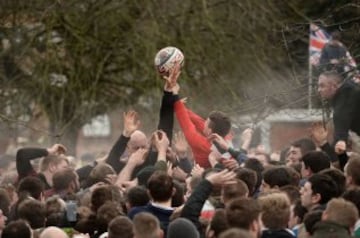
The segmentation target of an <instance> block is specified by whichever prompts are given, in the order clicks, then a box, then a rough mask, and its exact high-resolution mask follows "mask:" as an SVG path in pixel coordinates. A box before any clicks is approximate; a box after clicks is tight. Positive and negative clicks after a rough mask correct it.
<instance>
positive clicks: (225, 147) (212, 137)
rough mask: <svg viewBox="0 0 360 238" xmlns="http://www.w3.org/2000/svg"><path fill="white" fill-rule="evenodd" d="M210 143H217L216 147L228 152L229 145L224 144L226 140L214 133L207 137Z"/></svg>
mask: <svg viewBox="0 0 360 238" xmlns="http://www.w3.org/2000/svg"><path fill="white" fill-rule="evenodd" d="M208 139H209V140H210V141H211V142H214V141H215V142H216V143H218V145H219V146H220V147H221V148H222V149H223V150H226V151H227V150H228V149H229V144H228V143H227V142H226V140H225V139H224V138H223V137H221V136H219V135H218V134H216V133H213V134H211V135H210V136H209V138H208Z"/></svg>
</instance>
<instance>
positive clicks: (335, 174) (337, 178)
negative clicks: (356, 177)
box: [319, 168, 346, 197]
mask: <svg viewBox="0 0 360 238" xmlns="http://www.w3.org/2000/svg"><path fill="white" fill-rule="evenodd" d="M319 174H325V175H328V176H329V177H330V178H332V179H333V180H334V182H335V183H336V184H337V188H338V194H337V197H339V196H341V195H342V194H343V193H344V192H345V189H346V177H345V175H344V174H343V173H342V172H341V171H340V170H338V169H334V168H328V169H324V170H322V171H321V172H320V173H319Z"/></svg>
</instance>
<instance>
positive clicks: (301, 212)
mask: <svg viewBox="0 0 360 238" xmlns="http://www.w3.org/2000/svg"><path fill="white" fill-rule="evenodd" d="M293 212H294V216H297V217H298V218H299V222H300V223H302V222H303V220H304V216H305V214H306V213H307V209H306V208H305V207H304V206H303V205H301V200H298V201H296V202H295V206H294V208H293Z"/></svg>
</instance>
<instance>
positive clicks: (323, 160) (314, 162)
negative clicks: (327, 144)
mask: <svg viewBox="0 0 360 238" xmlns="http://www.w3.org/2000/svg"><path fill="white" fill-rule="evenodd" d="M302 161H303V162H304V165H305V168H306V169H310V170H311V172H312V173H318V172H320V171H321V170H324V169H327V168H330V158H329V156H328V155H327V154H325V153H324V152H322V151H310V152H308V153H306V154H305V155H303V157H302Z"/></svg>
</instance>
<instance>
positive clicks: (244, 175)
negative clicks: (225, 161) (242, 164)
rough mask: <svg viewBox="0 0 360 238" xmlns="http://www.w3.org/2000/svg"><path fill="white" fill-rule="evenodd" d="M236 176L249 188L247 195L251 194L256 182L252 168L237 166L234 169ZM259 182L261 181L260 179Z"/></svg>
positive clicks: (255, 175)
mask: <svg viewBox="0 0 360 238" xmlns="http://www.w3.org/2000/svg"><path fill="white" fill-rule="evenodd" d="M235 172H236V177H237V178H238V179H240V180H241V181H243V182H244V183H245V184H246V186H247V187H248V190H249V196H252V195H253V194H254V192H255V186H256V184H257V179H258V178H257V174H256V172H255V171H254V170H252V169H248V168H238V169H236V170H235ZM260 182H261V181H260Z"/></svg>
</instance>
